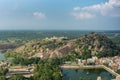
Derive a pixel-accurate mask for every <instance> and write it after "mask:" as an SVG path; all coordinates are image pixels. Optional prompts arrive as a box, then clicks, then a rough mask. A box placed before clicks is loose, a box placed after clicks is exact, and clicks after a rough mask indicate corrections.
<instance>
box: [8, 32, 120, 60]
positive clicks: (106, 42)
mask: <svg viewBox="0 0 120 80" xmlns="http://www.w3.org/2000/svg"><path fill="white" fill-rule="evenodd" d="M73 51H74V52H76V53H78V54H79V55H81V56H84V55H86V54H90V55H91V56H94V55H96V56H98V57H107V56H115V55H119V54H120V48H119V47H117V46H116V45H115V44H114V43H113V42H112V41H111V40H110V39H109V38H107V36H105V35H101V34H97V33H91V34H88V35H85V36H84V37H83V38H81V39H74V40H68V39H67V38H65V37H52V38H45V39H41V40H37V41H35V40H34V41H30V42H28V43H26V44H24V45H22V46H21V47H18V48H16V49H15V50H13V51H11V52H10V53H12V54H16V55H17V54H20V55H21V56H27V57H40V58H52V57H62V56H67V55H71V54H72V53H73Z"/></svg>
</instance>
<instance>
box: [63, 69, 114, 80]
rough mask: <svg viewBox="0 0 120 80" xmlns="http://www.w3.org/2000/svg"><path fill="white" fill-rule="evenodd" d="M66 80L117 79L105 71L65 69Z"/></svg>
mask: <svg viewBox="0 0 120 80" xmlns="http://www.w3.org/2000/svg"><path fill="white" fill-rule="evenodd" d="M62 74H63V76H64V80H79V79H80V78H90V79H92V80H97V77H98V76H101V78H102V80H111V79H115V76H112V74H110V73H109V72H107V71H106V70H103V69H63V70H62Z"/></svg>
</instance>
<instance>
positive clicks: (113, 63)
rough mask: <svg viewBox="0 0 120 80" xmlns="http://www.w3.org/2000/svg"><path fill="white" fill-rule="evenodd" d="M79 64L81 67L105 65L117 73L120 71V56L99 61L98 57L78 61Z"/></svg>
mask: <svg viewBox="0 0 120 80" xmlns="http://www.w3.org/2000/svg"><path fill="white" fill-rule="evenodd" d="M78 64H79V65H80V66H82V65H85V64H91V65H102V64H104V65H106V66H108V67H110V68H112V69H113V70H115V71H116V70H120V56H115V57H107V58H100V59H98V58H97V57H92V58H89V59H87V60H81V59H78Z"/></svg>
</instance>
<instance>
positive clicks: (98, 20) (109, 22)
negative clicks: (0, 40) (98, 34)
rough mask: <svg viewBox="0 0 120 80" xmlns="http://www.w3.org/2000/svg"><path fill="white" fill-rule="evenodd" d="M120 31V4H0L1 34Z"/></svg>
mask: <svg viewBox="0 0 120 80" xmlns="http://www.w3.org/2000/svg"><path fill="white" fill-rule="evenodd" d="M6 29H10V30H16V29H18V30H22V29H29V30H41V29H42V30H45V29H54V30H64V29H65V30H66V29H67V30H120V0H0V30H6Z"/></svg>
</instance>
